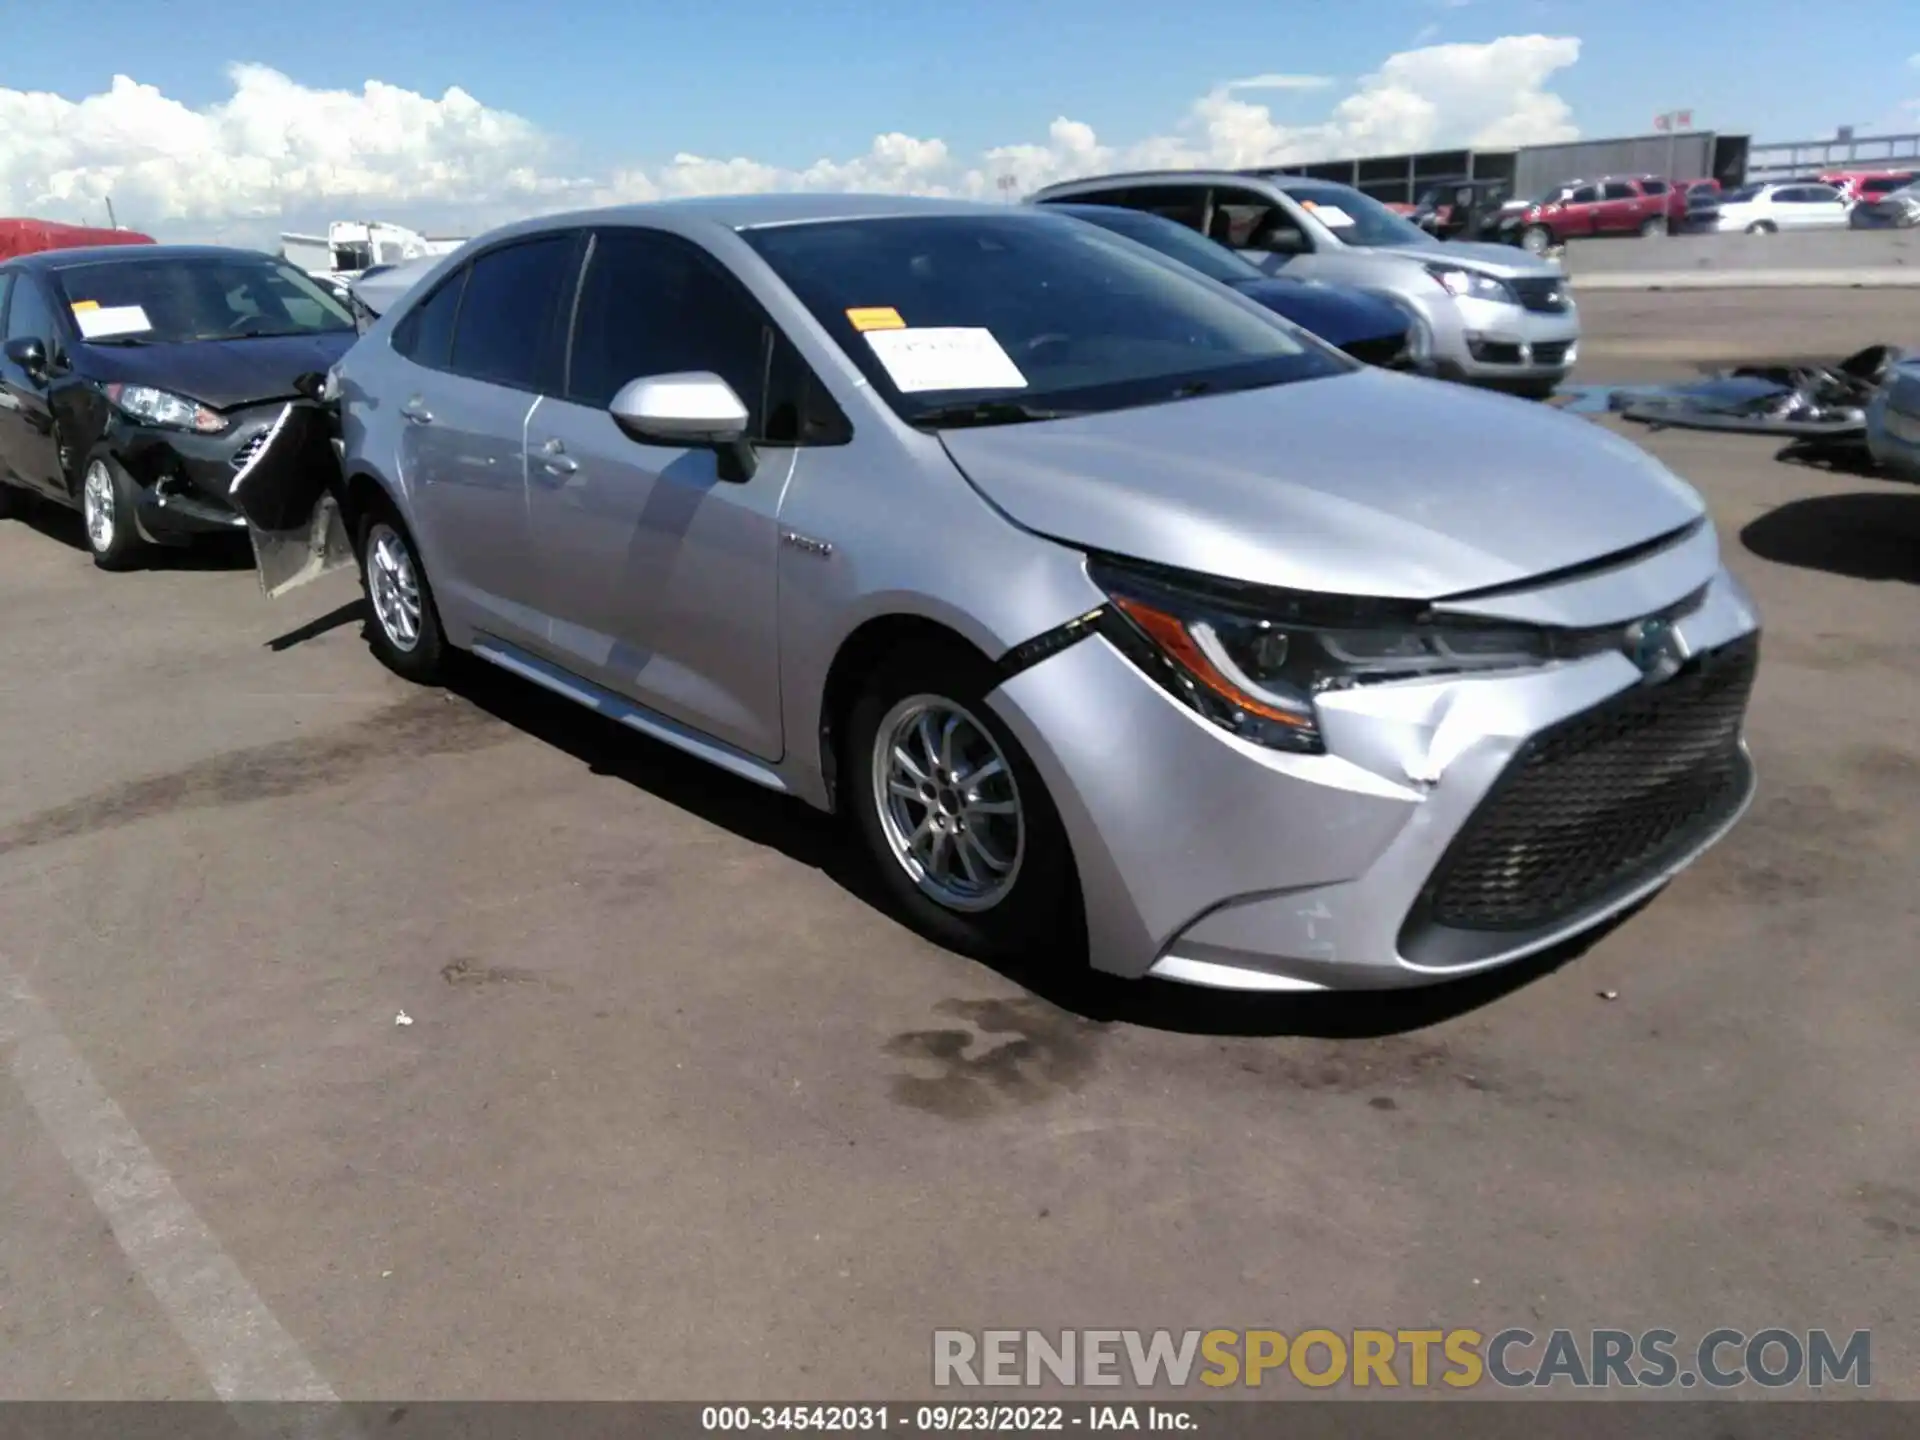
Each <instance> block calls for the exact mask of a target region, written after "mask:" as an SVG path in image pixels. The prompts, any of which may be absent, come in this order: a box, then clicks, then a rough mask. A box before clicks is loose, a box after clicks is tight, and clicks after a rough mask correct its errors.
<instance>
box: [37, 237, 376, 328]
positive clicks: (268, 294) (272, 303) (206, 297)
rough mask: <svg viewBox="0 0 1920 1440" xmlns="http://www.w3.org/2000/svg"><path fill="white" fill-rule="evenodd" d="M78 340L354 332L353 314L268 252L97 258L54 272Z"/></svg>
mask: <svg viewBox="0 0 1920 1440" xmlns="http://www.w3.org/2000/svg"><path fill="white" fill-rule="evenodd" d="M55 278H56V281H57V283H58V285H59V286H60V288H61V289H62V290H63V291H64V292H65V294H64V299H65V302H66V304H68V305H69V306H71V307H72V310H73V320H74V324H75V325H76V326H77V327H78V328H79V331H80V334H81V336H82V338H83V339H87V340H91V341H94V342H96V343H101V344H107V343H114V344H123V345H125V344H157V345H177V344H185V343H188V342H197V341H208V340H239V339H246V338H250V337H256V336H266V335H330V334H336V333H339V332H342V331H348V332H350V331H352V330H353V328H354V324H353V317H352V316H351V315H350V314H349V313H348V312H347V310H346V308H345V307H344V306H342V305H341V303H340V302H339V301H338V300H336V299H334V297H333V296H332V295H330V294H328V293H327V292H326V291H325V290H323V289H322V288H321V287H320V286H319V285H317V284H315V283H314V282H313V281H312V280H311V279H309V278H308V277H307V276H306V275H304V274H302V273H301V272H300V271H298V270H296V269H294V268H293V266H291V265H289V264H287V263H286V262H285V261H281V260H273V259H270V258H268V257H267V256H264V255H263V256H261V257H259V258H258V259H254V258H253V257H251V256H246V255H214V256H206V255H196V256H158V257H154V258H151V259H148V258H144V257H143V258H141V259H138V260H103V261H100V262H98V263H95V264H90V265H74V266H69V267H66V268H63V269H61V270H59V271H57V272H56V275H55Z"/></svg>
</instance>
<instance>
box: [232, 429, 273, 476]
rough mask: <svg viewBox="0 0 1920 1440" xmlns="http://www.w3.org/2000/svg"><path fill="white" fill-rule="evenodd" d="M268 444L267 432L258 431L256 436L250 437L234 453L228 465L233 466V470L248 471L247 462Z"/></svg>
mask: <svg viewBox="0 0 1920 1440" xmlns="http://www.w3.org/2000/svg"><path fill="white" fill-rule="evenodd" d="M266 443H267V432H266V431H265V430H261V431H258V432H256V433H255V434H253V435H250V436H248V437H247V439H246V440H244V441H243V442H242V443H241V445H240V448H239V449H238V450H235V451H234V452H233V459H231V460H230V461H228V462H227V463H228V464H230V465H232V466H233V468H234V469H236V470H244V469H246V468H247V462H248V461H250V460H251V459H253V457H254V456H255V455H257V454H259V453H260V447H261V446H262V445H264V444H266Z"/></svg>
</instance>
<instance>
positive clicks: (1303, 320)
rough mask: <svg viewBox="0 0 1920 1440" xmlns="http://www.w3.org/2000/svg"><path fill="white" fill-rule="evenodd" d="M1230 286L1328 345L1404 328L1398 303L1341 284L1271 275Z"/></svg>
mask: <svg viewBox="0 0 1920 1440" xmlns="http://www.w3.org/2000/svg"><path fill="white" fill-rule="evenodd" d="M1234 288H1235V289H1237V290H1238V291H1239V292H1240V293H1241V294H1242V295H1245V296H1246V297H1247V298H1248V299H1249V300H1255V301H1258V302H1259V303H1260V304H1262V305H1264V306H1266V307H1267V309H1269V310H1272V311H1273V312H1275V313H1276V314H1279V315H1284V316H1286V318H1287V319H1289V320H1291V321H1293V323H1294V324H1296V325H1299V326H1301V327H1303V328H1304V329H1307V330H1311V331H1312V332H1313V333H1314V334H1315V335H1318V336H1319V337H1320V338H1321V339H1322V340H1325V341H1326V342H1327V343H1328V344H1330V345H1347V344H1351V343H1352V342H1353V341H1355V340H1374V339H1378V338H1380V337H1382V336H1386V335H1398V334H1401V333H1402V332H1404V331H1405V330H1406V328H1407V323H1408V322H1407V316H1406V314H1405V312H1404V311H1402V310H1401V309H1400V307H1399V306H1397V305H1394V304H1391V303H1389V302H1388V301H1385V300H1382V299H1381V298H1380V297H1379V296H1377V295H1369V294H1368V293H1367V292H1366V291H1364V290H1352V289H1348V288H1347V287H1346V286H1344V285H1309V284H1306V283H1304V282H1302V281H1299V280H1286V279H1272V280H1248V281H1246V282H1245V283H1244V284H1236V285H1235V287H1234Z"/></svg>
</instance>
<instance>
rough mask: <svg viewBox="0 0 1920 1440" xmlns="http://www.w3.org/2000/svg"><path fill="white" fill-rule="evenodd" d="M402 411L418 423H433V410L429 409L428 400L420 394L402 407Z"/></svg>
mask: <svg viewBox="0 0 1920 1440" xmlns="http://www.w3.org/2000/svg"><path fill="white" fill-rule="evenodd" d="M400 413H401V414H402V415H404V416H406V418H407V419H409V420H411V421H412V422H413V423H414V424H416V425H431V424H432V423H433V412H432V411H431V410H429V409H427V402H426V401H424V400H422V399H421V398H420V397H419V396H418V395H416V396H414V397H413V398H412V399H411V400H409V401H407V403H406V404H404V405H402V406H401V407H400Z"/></svg>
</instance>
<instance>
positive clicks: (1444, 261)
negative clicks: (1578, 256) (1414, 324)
mask: <svg viewBox="0 0 1920 1440" xmlns="http://www.w3.org/2000/svg"><path fill="white" fill-rule="evenodd" d="M1364 253H1366V254H1368V255H1394V256H1399V257H1400V258H1402V259H1407V260H1417V261H1419V262H1420V263H1421V264H1422V265H1453V264H1466V265H1471V266H1472V267H1473V268H1474V269H1476V270H1485V271H1487V272H1489V273H1490V274H1493V275H1498V276H1499V277H1500V278H1501V279H1503V280H1507V279H1513V278H1517V277H1521V276H1527V275H1541V276H1546V275H1552V276H1558V275H1560V274H1561V273H1562V272H1561V270H1560V267H1559V266H1558V265H1555V264H1553V263H1552V262H1551V261H1548V260H1536V259H1535V258H1534V257H1533V256H1531V255H1529V254H1527V252H1526V251H1524V250H1517V249H1515V248H1514V247H1513V246H1511V245H1492V244H1483V243H1481V242H1479V241H1474V240H1437V241H1435V242H1434V243H1433V244H1431V245H1392V246H1384V245H1383V246H1377V247H1373V248H1370V249H1368V250H1366V251H1365V252H1364Z"/></svg>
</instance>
